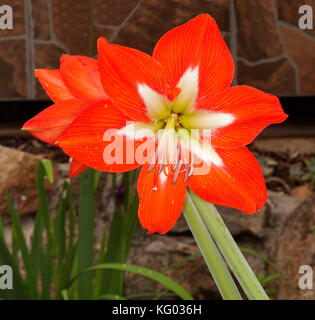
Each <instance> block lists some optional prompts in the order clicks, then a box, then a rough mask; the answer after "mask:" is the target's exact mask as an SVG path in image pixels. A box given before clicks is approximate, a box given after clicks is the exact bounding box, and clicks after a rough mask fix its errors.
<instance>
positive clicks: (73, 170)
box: [69, 159, 89, 179]
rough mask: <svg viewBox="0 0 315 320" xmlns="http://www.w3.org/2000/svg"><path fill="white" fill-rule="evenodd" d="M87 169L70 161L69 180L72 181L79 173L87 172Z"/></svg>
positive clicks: (75, 161)
mask: <svg viewBox="0 0 315 320" xmlns="http://www.w3.org/2000/svg"><path fill="white" fill-rule="evenodd" d="M88 168H89V167H88V166H86V165H85V164H83V163H81V162H79V161H77V160H75V159H72V161H71V163H70V172H69V178H70V179H72V178H74V177H76V176H77V175H79V174H80V173H81V172H83V171H85V170H87V169H88Z"/></svg>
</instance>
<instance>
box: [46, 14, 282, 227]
mask: <svg viewBox="0 0 315 320" xmlns="http://www.w3.org/2000/svg"><path fill="white" fill-rule="evenodd" d="M98 51H99V57H98V67H99V71H100V78H101V83H102V86H103V89H104V91H105V92H106V94H107V95H108V97H109V99H110V102H106V103H104V101H102V102H97V103H95V104H94V105H91V106H89V107H88V108H86V109H85V110H83V111H82V112H81V113H80V114H79V115H78V116H77V117H76V118H75V120H74V121H73V122H72V123H71V124H70V125H68V126H67V128H66V129H65V130H64V131H63V132H62V133H61V134H60V135H59V136H58V144H59V146H60V147H62V148H63V150H64V151H65V152H66V153H67V154H68V155H69V156H71V157H73V158H74V159H76V160H77V161H80V162H82V163H84V164H85V165H87V166H90V167H92V168H95V169H98V170H104V171H110V172H123V171H127V170H131V169H134V168H136V167H138V166H140V165H141V164H143V163H140V162H138V161H137V160H136V159H135V161H134V162H132V163H130V162H129V161H127V157H128V156H130V153H131V151H130V149H128V145H127V144H128V141H131V140H133V139H134V140H135V148H134V151H133V152H134V153H136V152H137V146H138V143H139V141H140V140H141V139H143V138H145V137H146V135H145V134H143V132H144V131H143V129H149V131H150V130H151V132H153V134H155V135H156V136H153V138H152V135H148V138H149V139H150V141H151V144H152V145H154V152H153V154H149V155H150V156H151V161H150V163H144V164H143V166H142V168H141V172H140V176H139V179H138V194H139V199H140V206H139V219H140V222H141V224H142V226H143V227H144V228H147V229H148V230H149V232H150V233H152V232H159V233H166V232H167V231H168V230H169V229H170V228H172V226H173V225H174V224H175V222H176V220H177V219H178V217H179V216H180V214H181V212H182V209H183V206H184V202H185V196H186V187H187V186H188V187H189V188H190V189H191V190H192V191H193V192H195V193H196V194H197V195H198V196H199V197H201V198H203V199H205V200H206V201H209V202H211V203H214V204H220V205H225V206H229V207H233V208H236V209H239V210H241V211H243V212H245V213H249V214H251V213H254V212H257V211H258V210H259V208H261V207H262V206H263V204H264V203H265V201H266V198H267V192H266V186H265V182H264V178H263V174H262V171H261V169H260V167H259V164H258V162H257V161H256V159H255V157H254V156H253V155H252V154H251V153H250V151H249V150H248V149H247V148H246V145H247V144H249V143H251V142H252V141H253V139H254V138H255V137H256V136H257V135H258V134H259V133H260V132H261V130H263V129H264V128H265V127H266V126H268V125H270V124H273V123H280V122H282V121H284V120H285V119H286V117H287V115H286V114H285V113H284V112H283V110H282V108H281V105H280V103H279V100H278V98H277V97H275V96H272V95H270V94H266V93H263V92H262V91H259V90H256V89H254V88H250V87H247V86H236V87H232V88H231V87H230V85H231V82H232V79H233V74H234V64H233V59H232V56H231V54H230V52H229V50H228V48H227V45H226V43H225V42H224V40H223V38H222V36H221V34H220V31H219V29H218V27H217V24H216V22H215V21H214V20H213V19H212V18H211V17H210V16H209V15H206V14H203V15H200V16H198V17H196V18H194V19H192V20H191V21H189V22H188V23H186V24H184V25H182V26H179V27H177V28H175V29H173V30H171V31H169V32H168V33H166V34H165V35H164V36H163V37H162V38H161V39H160V40H159V41H158V43H157V45H156V47H155V49H154V52H153V55H152V57H151V56H149V55H147V54H145V53H142V52H140V51H138V50H135V49H131V48H127V47H123V46H118V45H113V44H109V43H108V42H107V40H106V39H105V38H101V39H99V41H98ZM73 78H76V77H75V76H74V77H73ZM75 80H77V81H78V79H72V80H71V81H70V82H69V85H70V83H71V82H72V81H74V82H75ZM80 80H81V79H80ZM86 80H90V79H86ZM71 85H72V83H71ZM82 89H85V88H82ZM88 90H89V89H88ZM51 117H52V118H51V119H54V116H53V115H51ZM51 121H53V120H51ZM130 128H133V129H134V130H135V132H132V133H131V130H130ZM109 129H115V130H116V131H115V132H116V135H117V136H119V135H123V136H124V142H123V144H122V148H121V151H120V153H121V156H122V158H123V163H115V162H113V163H108V161H106V159H105V157H104V150H105V149H106V147H107V146H108V145H109V143H110V142H109V141H107V140H106V139H104V137H105V136H104V133H105V132H106V131H107V130H109ZM161 129H164V134H163V135H162V138H161V139H158V138H157V132H158V131H159V130H161ZM196 129H198V130H201V135H200V136H198V135H195V133H194V132H195V130H196ZM204 129H207V130H211V135H210V137H209V134H204V133H203V132H204V131H202V130H204ZM141 130H142V131H141ZM140 132H141V133H140ZM166 137H168V138H171V139H166ZM210 138H211V139H210ZM152 139H153V140H154V141H152ZM165 141H167V143H166V142H165ZM170 141H171V142H170ZM127 149H128V150H127ZM182 151H184V152H182ZM161 154H162V159H163V160H164V161H162V162H159V161H158V160H157V159H158V158H159V157H160V155H161ZM158 156H159V157H158ZM197 164H198V165H197ZM200 166H201V167H203V168H206V169H208V170H206V171H204V172H203V174H198V173H197V171H198V170H197V168H198V167H200Z"/></svg>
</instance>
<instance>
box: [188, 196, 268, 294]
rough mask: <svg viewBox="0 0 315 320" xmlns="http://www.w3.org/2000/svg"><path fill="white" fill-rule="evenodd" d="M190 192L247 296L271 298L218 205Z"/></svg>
mask: <svg viewBox="0 0 315 320" xmlns="http://www.w3.org/2000/svg"><path fill="white" fill-rule="evenodd" d="M188 194H190V196H191V199H192V201H193V202H194V204H195V205H196V207H197V209H198V211H199V213H200V215H201V217H202V219H203V221H204V223H205V224H206V226H207V228H208V230H209V232H210V234H211V236H212V237H213V239H214V240H215V242H216V244H217V246H218V247H219V249H220V250H221V252H222V254H223V256H224V257H225V259H226V261H227V262H228V264H229V266H230V268H231V269H232V271H233V273H234V275H235V277H236V278H237V280H238V281H239V283H240V285H241V286H242V288H243V290H244V292H245V293H246V295H247V297H248V298H249V299H251V300H269V298H268V296H267V294H266V293H265V291H264V289H263V288H262V286H261V284H260V283H259V281H258V279H257V278H256V276H255V274H254V272H253V271H252V269H251V267H250V266H249V264H248V263H247V261H246V260H245V258H244V256H243V254H242V253H241V251H240V249H239V248H238V246H237V244H236V242H235V241H234V239H233V237H232V235H231V233H230V231H229V230H228V228H227V227H226V225H225V224H224V221H223V220H222V218H221V216H220V214H219V213H218V211H217V209H216V207H215V206H214V205H213V204H211V203H209V202H206V201H204V200H202V199H200V198H199V197H198V196H196V195H195V194H194V193H193V192H192V191H191V190H189V191H188Z"/></svg>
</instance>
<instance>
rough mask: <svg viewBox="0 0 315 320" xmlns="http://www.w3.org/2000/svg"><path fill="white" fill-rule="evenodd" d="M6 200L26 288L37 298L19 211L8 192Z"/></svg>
mask: <svg viewBox="0 0 315 320" xmlns="http://www.w3.org/2000/svg"><path fill="white" fill-rule="evenodd" d="M6 196H7V202H8V206H9V211H10V215H11V221H12V226H13V228H14V230H15V232H16V245H17V246H18V247H19V248H20V250H21V254H22V259H23V264H24V268H25V272H26V277H27V282H28V288H29V290H30V294H31V297H32V298H33V299H37V298H38V296H39V293H38V289H37V278H36V274H35V270H34V268H33V263H32V259H31V255H30V253H29V251H28V248H27V246H26V241H25V237H24V234H23V230H22V225H21V220H20V213H19V212H18V211H17V210H16V209H15V207H14V204H13V200H12V198H11V196H10V194H9V193H8V192H6Z"/></svg>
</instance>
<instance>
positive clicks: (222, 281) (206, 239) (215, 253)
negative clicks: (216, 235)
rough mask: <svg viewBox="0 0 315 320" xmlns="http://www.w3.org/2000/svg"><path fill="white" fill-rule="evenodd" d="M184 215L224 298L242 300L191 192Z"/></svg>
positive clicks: (187, 197) (187, 198)
mask: <svg viewBox="0 0 315 320" xmlns="http://www.w3.org/2000/svg"><path fill="white" fill-rule="evenodd" d="M184 216H185V219H186V221H187V223H188V225H189V227H190V230H191V232H192V234H193V236H194V238H195V240H196V242H197V244H198V246H199V248H200V251H201V253H202V255H203V257H204V259H205V261H206V263H207V265H208V268H209V270H210V272H211V274H212V276H213V279H214V280H215V282H216V284H217V286H218V288H219V291H220V293H221V295H222V297H223V299H225V300H242V297H241V295H240V293H239V291H238V289H237V287H236V285H235V283H234V281H233V278H232V276H231V275H230V273H229V271H228V269H227V267H226V265H225V263H224V261H223V258H222V256H221V254H220V252H219V250H218V248H217V246H216V244H215V243H214V241H213V239H212V238H211V236H210V234H209V232H208V230H207V228H206V226H205V224H204V222H203V220H202V218H201V216H200V214H199V212H198V210H197V209H196V207H195V205H194V203H193V201H192V199H191V197H190V195H189V193H187V196H186V202H185V206H184Z"/></svg>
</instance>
